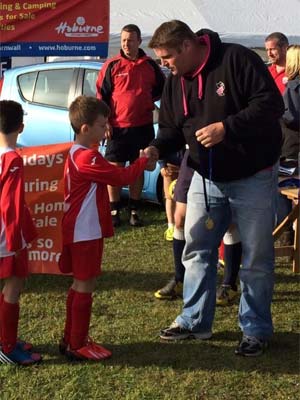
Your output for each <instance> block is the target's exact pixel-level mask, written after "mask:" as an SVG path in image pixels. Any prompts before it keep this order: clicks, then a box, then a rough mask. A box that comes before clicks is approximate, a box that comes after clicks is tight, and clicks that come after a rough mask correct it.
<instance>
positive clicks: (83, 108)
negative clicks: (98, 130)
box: [69, 96, 110, 134]
mask: <svg viewBox="0 0 300 400" xmlns="http://www.w3.org/2000/svg"><path fill="white" fill-rule="evenodd" d="M109 113H110V109H109V107H108V106H107V105H106V104H105V103H104V101H102V100H99V99H97V98H96V97H92V96H79V97H77V98H76V99H75V100H74V101H73V102H72V103H71V105H70V107H69V119H70V122H71V126H72V128H73V130H74V132H75V133H76V134H78V133H79V132H80V129H81V127H82V125H84V124H87V125H93V124H94V122H95V121H96V119H97V118H98V117H99V115H102V116H103V117H105V118H107V117H108V116H109Z"/></svg>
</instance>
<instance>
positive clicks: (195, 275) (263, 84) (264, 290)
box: [144, 20, 284, 357]
mask: <svg viewBox="0 0 300 400" xmlns="http://www.w3.org/2000/svg"><path fill="white" fill-rule="evenodd" d="M149 47H150V48H152V49H153V50H154V52H155V54H156V56H157V57H158V58H160V59H161V63H162V65H163V66H166V67H167V68H169V69H170V71H171V74H172V75H171V76H170V77H169V78H168V79H167V82H166V86H165V88H164V91H163V95H162V99H161V108H160V114H159V133H158V136H157V138H156V139H155V140H154V141H152V142H151V144H150V146H149V147H148V148H146V149H145V150H144V151H145V153H146V154H148V155H149V156H150V157H151V158H152V159H153V160H155V159H156V160H157V159H159V158H163V157H164V155H165V154H166V153H168V152H174V151H177V150H179V149H180V148H182V146H183V145H184V144H185V143H187V144H188V145H189V158H188V165H189V166H190V167H192V168H193V169H194V170H195V172H194V175H193V178H192V181H191V184H190V188H189V191H188V197H187V211H186V218H185V228H184V232H185V235H184V236H185V240H186V245H185V247H184V251H183V257H182V260H183V265H184V267H185V277H184V289H183V309H182V312H181V314H180V315H179V316H178V317H177V318H176V319H175V321H174V322H173V323H172V324H171V325H170V326H169V327H167V328H165V329H162V330H161V332H160V338H161V339H163V340H169V341H172V340H178V339H182V340H183V339H189V338H195V339H209V338H210V337H211V336H212V325H213V320H214V313H215V304H216V277H217V262H218V247H219V244H220V242H221V239H222V237H223V236H224V234H225V232H226V230H227V229H228V227H229V225H230V224H231V223H235V224H236V226H237V228H238V231H239V234H240V238H241V243H242V249H243V256H242V268H241V270H240V281H241V299H240V308H239V325H240V328H241V330H242V333H243V336H242V339H241V341H240V343H239V344H238V346H237V348H236V349H235V354H237V355H241V356H248V357H251V356H252V357H253V356H258V355H260V354H262V353H263V351H264V349H265V348H266V347H267V344H268V340H269V339H270V338H271V336H272V333H273V324H272V316H271V302H272V295H273V284H274V242H273V236H272V231H273V226H274V220H275V202H276V195H275V193H276V191H277V174H278V160H279V156H280V147H281V140H282V134H281V128H280V124H279V121H278V120H279V118H280V117H281V115H282V113H283V111H284V104H283V100H282V96H281V95H280V93H279V91H278V89H277V87H276V85H275V83H274V80H273V79H272V77H271V76H270V74H269V72H268V71H267V69H266V67H265V65H264V63H263V61H262V60H261V58H260V57H259V56H258V55H257V54H256V53H254V52H253V51H251V50H249V49H247V48H246V47H243V46H240V45H237V44H231V43H230V44H229V43H222V42H221V40H220V38H219V36H218V34H217V33H216V32H212V31H210V30H207V29H203V30H200V31H199V32H197V33H196V34H195V33H194V32H193V31H192V30H191V29H190V28H189V26H188V25H187V24H185V23H184V22H182V21H178V20H173V21H169V22H165V23H163V24H162V25H160V26H159V27H158V28H157V29H156V31H155V32H154V35H153V37H152V39H151V40H150V43H149Z"/></svg>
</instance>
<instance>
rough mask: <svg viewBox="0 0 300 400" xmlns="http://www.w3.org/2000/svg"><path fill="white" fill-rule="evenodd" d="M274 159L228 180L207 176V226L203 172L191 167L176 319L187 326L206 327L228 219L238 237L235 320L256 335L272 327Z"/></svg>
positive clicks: (211, 314) (263, 334)
mask: <svg viewBox="0 0 300 400" xmlns="http://www.w3.org/2000/svg"><path fill="white" fill-rule="evenodd" d="M277 169H278V165H277V164H276V165H274V166H273V167H272V168H268V169H265V170H263V171H260V172H258V173H257V174H255V175H253V176H251V177H249V178H245V179H241V180H237V181H230V182H225V183H224V182H222V183H220V182H209V181H208V180H206V189H207V194H208V201H209V205H210V212H209V215H210V218H211V219H212V220H213V222H214V226H213V228H212V229H208V228H207V226H206V224H205V222H206V220H207V218H208V213H207V210H206V205H205V198H204V190H203V181H202V177H201V176H200V175H199V174H198V173H196V172H195V174H194V176H193V179H192V182H191V186H190V189H189V192H188V202H187V213H186V220H185V238H186V245H185V248H184V252H183V258H182V260H183V264H184V266H185V269H186V270H185V277H184V288H183V303H184V305H183V310H182V313H181V315H179V316H178V317H177V319H176V321H177V323H178V324H179V325H180V326H182V327H184V328H187V329H190V330H192V331H195V332H196V331H197V332H198V331H203V332H207V331H211V330H212V324H213V319H214V313H215V304H216V279H217V261H218V247H219V245H220V242H221V240H222V237H223V235H224V234H225V232H226V230H227V228H228V226H229V224H230V223H231V222H233V223H235V224H236V226H237V228H238V231H239V234H240V237H241V241H242V248H243V255H242V268H241V270H240V281H241V299H240V307H239V325H240V327H241V329H242V331H243V333H244V334H246V335H249V336H256V337H258V338H261V339H267V338H269V337H270V336H271V335H272V333H273V326H272V317H271V302H272V294H273V285H274V241H273V237H272V231H273V227H274V221H275V212H276V199H277V180H278V178H277V176H278V175H277Z"/></svg>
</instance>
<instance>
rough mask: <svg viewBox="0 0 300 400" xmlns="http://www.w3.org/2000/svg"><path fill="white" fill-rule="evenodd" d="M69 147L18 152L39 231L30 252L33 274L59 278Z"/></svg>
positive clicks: (65, 144)
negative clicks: (52, 275)
mask: <svg viewBox="0 0 300 400" xmlns="http://www.w3.org/2000/svg"><path fill="white" fill-rule="evenodd" d="M70 146H71V144H70V143H63V144H55V145H47V146H35V147H30V148H26V147H23V148H21V149H18V152H19V154H20V155H21V156H22V158H23V162H24V170H25V198H26V203H27V205H28V206H29V208H30V211H31V215H32V217H33V219H34V222H35V225H36V227H37V231H38V237H37V239H36V240H35V241H34V242H32V243H31V244H30V246H29V248H28V257H29V270H30V272H31V273H47V274H60V271H59V269H58V264H57V263H58V259H59V256H60V252H61V219H62V215H63V170H64V164H65V160H66V157H67V155H68V152H69V149H70Z"/></svg>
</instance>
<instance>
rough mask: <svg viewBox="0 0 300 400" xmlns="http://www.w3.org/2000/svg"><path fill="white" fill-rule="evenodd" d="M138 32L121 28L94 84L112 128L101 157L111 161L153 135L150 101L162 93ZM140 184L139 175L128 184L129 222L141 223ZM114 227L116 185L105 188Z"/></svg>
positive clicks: (132, 155) (120, 160)
mask: <svg viewBox="0 0 300 400" xmlns="http://www.w3.org/2000/svg"><path fill="white" fill-rule="evenodd" d="M141 42H142V39H141V31H140V29H139V28H138V26H136V25H133V24H130V25H126V26H124V27H123V28H122V31H121V50H120V54H118V55H116V56H115V57H113V58H111V59H109V60H107V61H106V62H105V64H104V65H103V67H102V69H101V71H100V72H99V76H98V80H97V83H96V87H97V97H98V98H99V99H102V100H103V101H105V102H106V103H107V104H108V105H109V107H110V108H111V116H110V121H109V122H110V125H111V127H112V130H111V132H110V134H109V137H108V141H107V148H106V153H105V157H106V159H107V160H108V161H110V162H111V163H112V164H115V165H119V166H123V165H124V164H125V163H126V161H129V162H130V163H132V162H133V161H134V160H136V159H137V158H138V157H139V149H143V148H145V147H147V146H148V144H149V143H150V142H151V140H153V138H154V129H153V115H152V111H153V109H154V102H155V101H156V100H159V99H160V97H161V94H162V90H163V86H164V82H165V77H164V74H163V73H162V71H161V69H160V67H159V66H158V65H157V64H156V62H155V61H154V60H153V59H152V58H151V57H149V56H147V55H146V54H145V53H144V51H143V50H142V49H140V48H139V46H140V44H141ZM143 183H144V176H143V175H142V176H141V177H140V178H139V179H138V180H137V181H136V182H135V183H134V184H133V185H131V186H130V199H129V210H130V219H129V223H130V225H132V226H141V225H142V222H141V220H140V218H139V215H138V212H137V210H138V207H139V202H140V197H141V192H142V188H143ZM108 191H109V198H110V203H111V213H112V218H113V224H114V226H118V225H120V216H119V209H120V188H119V187H112V186H109V187H108Z"/></svg>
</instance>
